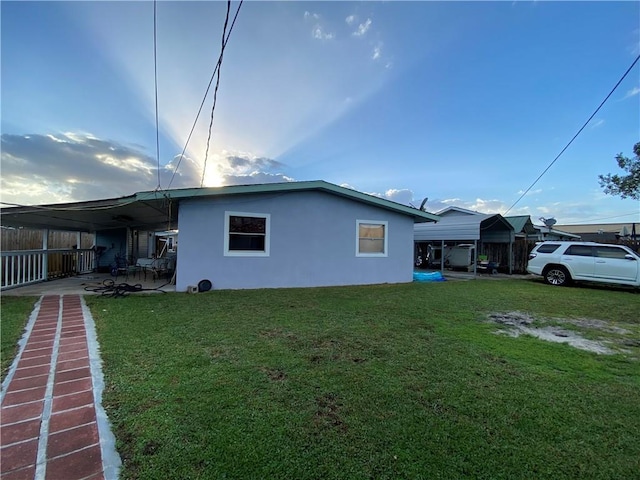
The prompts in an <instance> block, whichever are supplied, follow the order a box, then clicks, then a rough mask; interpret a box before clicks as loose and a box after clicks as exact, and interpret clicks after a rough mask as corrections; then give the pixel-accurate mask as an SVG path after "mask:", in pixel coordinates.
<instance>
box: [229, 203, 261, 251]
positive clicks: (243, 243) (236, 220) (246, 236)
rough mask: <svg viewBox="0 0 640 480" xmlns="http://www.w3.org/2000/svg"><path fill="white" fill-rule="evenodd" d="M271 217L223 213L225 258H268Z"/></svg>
mask: <svg viewBox="0 0 640 480" xmlns="http://www.w3.org/2000/svg"><path fill="white" fill-rule="evenodd" d="M270 222H271V215H269V214H268V213H246V212H225V214H224V254H225V256H244V257H268V256H269V235H270V231H271V230H270Z"/></svg>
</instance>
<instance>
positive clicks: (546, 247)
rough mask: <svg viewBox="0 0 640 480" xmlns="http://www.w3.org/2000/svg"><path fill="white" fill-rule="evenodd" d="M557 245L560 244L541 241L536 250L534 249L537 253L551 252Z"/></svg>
mask: <svg viewBox="0 0 640 480" xmlns="http://www.w3.org/2000/svg"><path fill="white" fill-rule="evenodd" d="M558 247H560V245H559V244H557V243H543V244H542V245H540V246H539V247H538V250H536V252H538V253H553V252H555V251H556V250H557V249H558Z"/></svg>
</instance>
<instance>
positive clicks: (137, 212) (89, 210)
mask: <svg viewBox="0 0 640 480" xmlns="http://www.w3.org/2000/svg"><path fill="white" fill-rule="evenodd" d="M171 203H172V202H171V201H170V200H168V199H167V198H165V197H164V196H163V195H162V194H161V193H158V194H157V195H156V196H155V198H154V197H153V196H149V197H147V198H145V199H140V198H139V197H137V196H136V195H132V196H129V197H121V198H112V199H106V200H94V201H88V202H75V203H65V204H53V205H38V206H25V207H11V208H2V209H1V210H0V222H1V223H2V226H5V227H14V228H20V227H22V228H37V229H40V228H48V229H51V230H70V231H80V232H91V231H98V230H112V229H117V228H123V227H131V228H133V229H138V230H166V229H168V228H176V225H177V219H178V214H177V210H178V209H177V206H176V205H174V204H171Z"/></svg>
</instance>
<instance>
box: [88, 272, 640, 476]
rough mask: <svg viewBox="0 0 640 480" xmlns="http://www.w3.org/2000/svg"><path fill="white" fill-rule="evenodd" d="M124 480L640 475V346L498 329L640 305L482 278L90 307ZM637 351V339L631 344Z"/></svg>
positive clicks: (618, 318)
mask: <svg viewBox="0 0 640 480" xmlns="http://www.w3.org/2000/svg"><path fill="white" fill-rule="evenodd" d="M87 301H88V303H89V305H90V307H91V310H92V312H93V314H94V316H95V318H96V322H97V328H98V335H99V339H100V344H101V351H102V355H103V358H104V361H105V376H106V382H107V390H106V391H105V395H104V402H105V404H106V408H107V411H108V414H109V416H110V418H111V420H112V422H113V424H114V428H115V433H116V438H117V446H118V449H119V451H120V453H121V455H122V457H123V461H124V468H123V472H122V477H123V478H131V479H133V478H148V479H154V478H157V479H166V478H175V479H185V478H202V479H210V478H237V479H246V478H256V479H257V478H270V479H273V478H283V479H284V478H287V479H331V478H335V479H338V478H344V479H365V478H367V479H368V478H375V479H382V478H491V479H495V478H508V479H514V478H523V479H525V478H526V479H529V478H552V479H559V478H625V479H628V478H634V477H635V478H638V477H639V475H640V442H639V438H640V361H639V359H640V348H639V347H638V346H633V345H631V346H628V347H625V348H626V351H627V352H626V353H620V354H617V355H612V356H604V355H597V354H594V353H590V352H585V351H581V350H577V349H575V348H573V347H570V346H567V345H561V344H552V343H548V342H544V341H542V340H537V339H533V338H530V337H520V338H510V337H507V336H504V335H496V334H494V332H495V330H496V327H495V325H491V324H489V323H487V322H485V319H486V315H487V314H488V313H491V312H509V311H520V312H527V313H529V314H534V315H539V316H544V317H552V318H555V319H558V318H570V319H574V318H579V317H588V318H590V319H600V320H608V321H611V322H612V323H613V324H614V325H616V326H618V327H624V328H625V329H627V330H629V331H630V332H632V333H628V334H626V337H628V339H629V338H630V339H631V340H633V339H636V340H637V339H638V338H640V323H639V317H640V295H638V294H635V293H633V292H630V291H624V290H612V289H597V288H554V287H549V286H546V285H543V284H541V283H539V282H531V281H518V280H509V281H472V282H445V283H436V284H409V285H395V286H386V285H385V286H369V287H347V288H321V289H292V290H257V291H214V292H209V293H206V294H198V295H185V294H167V295H151V296H130V297H127V298H124V299H109V298H100V297H89V298H87ZM628 343H630V344H633V341H631V342H628Z"/></svg>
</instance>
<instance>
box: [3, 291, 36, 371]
mask: <svg viewBox="0 0 640 480" xmlns="http://www.w3.org/2000/svg"><path fill="white" fill-rule="evenodd" d="M37 300H38V299H37V298H35V297H3V296H0V365H1V375H2V380H4V377H5V376H6V375H7V370H8V369H9V367H10V366H11V362H12V361H13V358H14V357H15V355H16V353H18V340H19V339H20V337H21V336H22V334H23V332H24V327H25V325H26V324H27V320H29V315H30V314H31V312H32V311H33V307H34V305H35V304H36V301H37Z"/></svg>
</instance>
